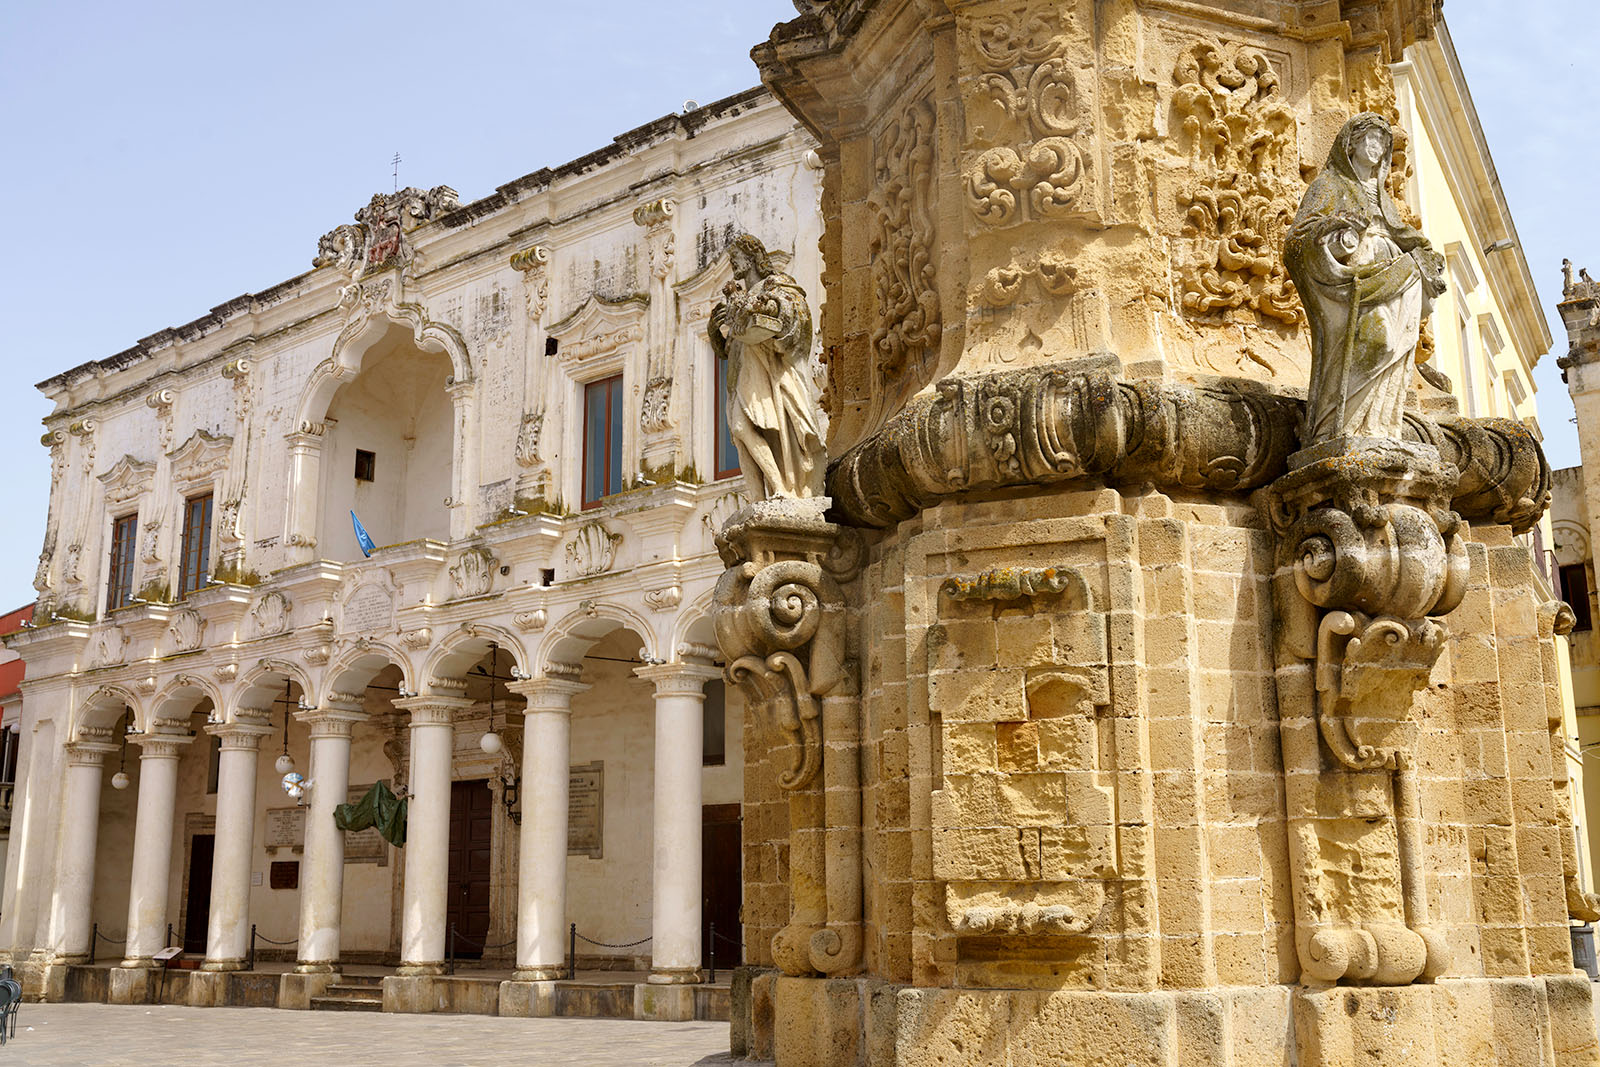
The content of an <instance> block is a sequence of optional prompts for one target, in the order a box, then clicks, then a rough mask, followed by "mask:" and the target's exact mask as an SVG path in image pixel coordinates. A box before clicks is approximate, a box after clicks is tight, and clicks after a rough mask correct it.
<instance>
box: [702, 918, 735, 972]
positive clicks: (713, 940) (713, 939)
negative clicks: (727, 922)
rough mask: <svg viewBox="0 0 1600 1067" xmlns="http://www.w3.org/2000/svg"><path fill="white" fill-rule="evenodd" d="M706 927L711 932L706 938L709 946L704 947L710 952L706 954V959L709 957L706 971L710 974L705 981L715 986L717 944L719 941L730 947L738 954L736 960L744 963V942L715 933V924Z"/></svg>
mask: <svg viewBox="0 0 1600 1067" xmlns="http://www.w3.org/2000/svg"><path fill="white" fill-rule="evenodd" d="M706 926H707V927H708V928H709V929H710V932H711V936H710V937H709V938H707V940H708V941H709V942H710V944H709V945H707V946H706V947H707V948H708V949H710V951H709V952H707V953H706V955H707V956H708V957H710V958H709V959H708V960H707V961H706V962H707V964H708V965H709V967H708V969H709V970H710V972H711V974H710V977H709V978H708V979H707V981H709V982H711V983H712V984H716V981H717V942H718V941H721V942H722V943H723V944H725V945H731V946H733V947H734V948H735V949H737V950H738V953H739V955H738V959H739V962H740V963H743V962H744V942H743V941H741V940H739V939H737V938H733V937H728V936H727V935H726V934H719V933H717V924H716V923H707V924H706Z"/></svg>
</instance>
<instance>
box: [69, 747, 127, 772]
mask: <svg viewBox="0 0 1600 1067" xmlns="http://www.w3.org/2000/svg"><path fill="white" fill-rule="evenodd" d="M115 751H117V746H116V745H114V744H112V743H111V742H110V741H72V742H69V743H68V744H67V766H69V767H101V766H104V765H105V759H106V757H107V756H108V755H110V754H111V753H113V752H115Z"/></svg>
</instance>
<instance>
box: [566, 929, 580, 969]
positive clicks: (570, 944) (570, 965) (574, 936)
mask: <svg viewBox="0 0 1600 1067" xmlns="http://www.w3.org/2000/svg"><path fill="white" fill-rule="evenodd" d="M577 980H578V924H577V923H573V924H571V925H570V926H569V927H568V928H567V981H569V982H575V981H577Z"/></svg>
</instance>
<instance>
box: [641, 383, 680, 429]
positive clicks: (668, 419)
mask: <svg viewBox="0 0 1600 1067" xmlns="http://www.w3.org/2000/svg"><path fill="white" fill-rule="evenodd" d="M639 429H641V430H643V431H644V432H645V433H665V432H666V431H667V430H670V429H672V379H671V378H670V377H661V378H652V379H650V380H649V381H648V382H646V383H645V386H644V403H643V404H642V405H641V406H640V409H639Z"/></svg>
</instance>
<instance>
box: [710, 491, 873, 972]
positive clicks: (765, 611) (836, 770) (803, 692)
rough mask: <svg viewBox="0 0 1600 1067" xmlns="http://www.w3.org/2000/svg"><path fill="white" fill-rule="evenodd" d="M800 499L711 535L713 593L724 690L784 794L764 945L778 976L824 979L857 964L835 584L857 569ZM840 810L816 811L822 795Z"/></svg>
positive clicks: (852, 815) (855, 821) (764, 506)
mask: <svg viewBox="0 0 1600 1067" xmlns="http://www.w3.org/2000/svg"><path fill="white" fill-rule="evenodd" d="M821 515H822V508H820V507H817V506H813V505H810V504H808V503H807V502H803V501H794V500H768V501H762V502H758V503H757V504H755V505H754V506H752V507H751V508H750V509H749V510H747V511H744V512H740V513H739V514H738V515H736V516H734V517H733V519H732V520H730V521H729V523H728V525H727V526H726V527H725V528H724V529H723V530H722V532H721V533H720V534H719V535H718V537H717V549H718V551H719V552H720V553H721V555H722V561H723V563H724V564H726V565H727V568H728V569H727V570H726V571H724V572H723V575H722V578H721V579H720V580H719V581H718V582H717V588H716V591H715V593H714V594H713V612H712V620H713V623H714V625H715V628H716V633H717V643H718V644H719V645H720V646H721V649H722V652H723V654H724V656H725V657H726V658H727V661H728V667H727V671H726V675H727V678H728V681H730V682H732V683H734V684H737V685H739V686H740V687H741V688H742V689H743V690H744V693H745V696H746V698H747V700H749V702H750V703H749V706H750V708H751V709H752V710H753V712H754V713H755V714H756V715H757V716H758V718H759V721H760V723H761V727H762V730H763V732H764V733H765V735H766V741H767V745H768V747H769V751H770V758H771V759H772V760H773V763H774V769H775V770H776V772H777V781H778V785H779V787H780V788H782V789H783V790H785V791H787V792H788V793H789V795H790V801H789V820H790V823H789V832H790V845H789V848H790V853H789V864H790V869H791V878H792V880H793V882H794V884H797V885H801V884H803V885H808V886H812V887H818V888H820V889H821V890H822V891H821V892H817V891H816V889H815V888H814V889H813V890H812V891H811V892H809V893H806V894H796V895H794V896H793V897H792V898H791V907H790V919H789V923H788V925H787V926H785V927H784V928H783V929H782V930H780V931H779V932H778V933H777V934H776V935H775V936H774V937H773V939H772V957H773V961H774V962H775V963H776V964H777V965H778V967H779V968H780V969H781V970H782V971H783V972H784V973H786V974H791V975H806V974H813V973H816V972H821V973H824V974H836V973H840V972H847V971H849V970H850V969H852V968H854V967H855V966H856V965H857V964H858V963H859V961H860V959H861V949H862V931H861V906H862V903H861V876H862V872H861V821H860V820H861V813H860V767H859V752H858V748H859V745H860V738H861V733H860V731H861V724H860V714H861V709H860V699H859V676H858V666H857V663H856V662H855V660H854V658H853V657H852V656H851V654H850V650H849V648H848V634H847V632H846V624H845V601H844V594H843V592H842V590H841V588H840V583H841V582H845V581H849V580H850V579H851V578H852V577H854V576H855V574H856V572H857V571H858V570H859V568H860V563H861V559H862V556H863V553H864V548H863V545H862V543H861V540H860V537H859V535H856V534H855V533H854V532H852V531H849V530H846V529H843V528H841V527H838V526H835V525H833V524H832V523H829V522H826V521H824V520H823V519H822V517H821ZM824 791H826V794H827V796H829V797H838V798H840V799H841V801H842V802H841V803H840V804H838V805H837V806H833V805H829V806H828V807H827V808H826V810H825V809H824V805H823V804H822V802H821V797H822V794H823V792H824Z"/></svg>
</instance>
